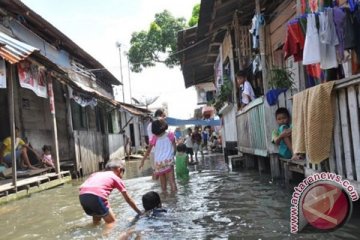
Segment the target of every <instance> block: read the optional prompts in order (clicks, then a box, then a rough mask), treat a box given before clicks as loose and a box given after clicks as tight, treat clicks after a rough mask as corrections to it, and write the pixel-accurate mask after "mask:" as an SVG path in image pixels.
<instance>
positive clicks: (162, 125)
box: [151, 119, 168, 136]
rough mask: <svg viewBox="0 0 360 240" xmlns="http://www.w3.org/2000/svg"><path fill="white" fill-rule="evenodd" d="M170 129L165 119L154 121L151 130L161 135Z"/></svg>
mask: <svg viewBox="0 0 360 240" xmlns="http://www.w3.org/2000/svg"><path fill="white" fill-rule="evenodd" d="M167 129H168V124H167V123H166V122H165V120H163V119H158V120H155V121H153V123H152V125H151V131H152V133H153V134H155V135H156V136H159V135H161V134H162V133H164V132H165V131H166V130H167Z"/></svg>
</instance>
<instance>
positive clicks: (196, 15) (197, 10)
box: [189, 4, 200, 27]
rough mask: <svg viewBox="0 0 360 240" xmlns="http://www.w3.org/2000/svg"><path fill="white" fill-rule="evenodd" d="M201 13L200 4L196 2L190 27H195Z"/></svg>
mask: <svg viewBox="0 0 360 240" xmlns="http://www.w3.org/2000/svg"><path fill="white" fill-rule="evenodd" d="M199 15H200V4H196V5H195V6H194V8H193V10H192V15H191V18H190V20H189V27H193V26H195V25H197V24H198V21H199Z"/></svg>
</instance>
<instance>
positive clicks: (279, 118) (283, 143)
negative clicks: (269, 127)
mask: <svg viewBox="0 0 360 240" xmlns="http://www.w3.org/2000/svg"><path fill="white" fill-rule="evenodd" d="M275 118H276V122H277V124H278V125H279V127H278V128H277V129H274V131H273V133H272V142H273V143H275V144H276V145H279V155H280V157H282V158H286V159H291V157H292V145H291V125H290V113H289V111H288V110H287V109H286V108H278V109H277V110H276V112H275Z"/></svg>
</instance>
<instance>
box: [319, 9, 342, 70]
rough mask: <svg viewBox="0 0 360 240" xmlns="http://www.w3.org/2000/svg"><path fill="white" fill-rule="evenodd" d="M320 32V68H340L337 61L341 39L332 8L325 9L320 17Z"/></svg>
mask: <svg viewBox="0 0 360 240" xmlns="http://www.w3.org/2000/svg"><path fill="white" fill-rule="evenodd" d="M319 23H320V30H319V38H320V57H321V60H320V68H321V69H330V68H336V67H338V62H337V59H336V47H335V46H336V45H338V44H339V38H338V36H337V34H336V29H335V25H334V20H333V11H332V9H331V8H327V9H325V11H324V12H321V13H320V16H319Z"/></svg>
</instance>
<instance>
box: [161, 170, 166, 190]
mask: <svg viewBox="0 0 360 240" xmlns="http://www.w3.org/2000/svg"><path fill="white" fill-rule="evenodd" d="M159 178H160V185H161V190H162V191H163V192H164V193H165V192H166V174H162V175H160V177H159Z"/></svg>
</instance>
